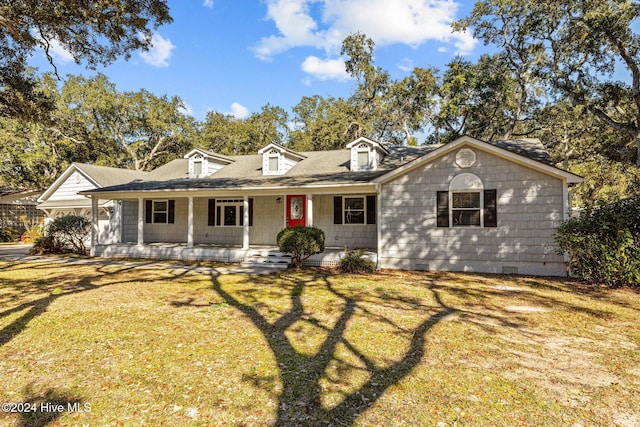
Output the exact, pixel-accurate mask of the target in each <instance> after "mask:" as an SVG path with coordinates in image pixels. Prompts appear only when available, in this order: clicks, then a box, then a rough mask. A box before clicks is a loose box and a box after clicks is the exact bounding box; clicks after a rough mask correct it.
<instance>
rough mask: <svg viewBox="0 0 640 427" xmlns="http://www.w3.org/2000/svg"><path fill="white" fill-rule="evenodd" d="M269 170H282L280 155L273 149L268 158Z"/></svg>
mask: <svg viewBox="0 0 640 427" xmlns="http://www.w3.org/2000/svg"><path fill="white" fill-rule="evenodd" d="M268 165H269V166H268V169H269V172H278V171H279V170H280V156H279V155H278V153H277V152H276V151H271V152H270V153H269V158H268Z"/></svg>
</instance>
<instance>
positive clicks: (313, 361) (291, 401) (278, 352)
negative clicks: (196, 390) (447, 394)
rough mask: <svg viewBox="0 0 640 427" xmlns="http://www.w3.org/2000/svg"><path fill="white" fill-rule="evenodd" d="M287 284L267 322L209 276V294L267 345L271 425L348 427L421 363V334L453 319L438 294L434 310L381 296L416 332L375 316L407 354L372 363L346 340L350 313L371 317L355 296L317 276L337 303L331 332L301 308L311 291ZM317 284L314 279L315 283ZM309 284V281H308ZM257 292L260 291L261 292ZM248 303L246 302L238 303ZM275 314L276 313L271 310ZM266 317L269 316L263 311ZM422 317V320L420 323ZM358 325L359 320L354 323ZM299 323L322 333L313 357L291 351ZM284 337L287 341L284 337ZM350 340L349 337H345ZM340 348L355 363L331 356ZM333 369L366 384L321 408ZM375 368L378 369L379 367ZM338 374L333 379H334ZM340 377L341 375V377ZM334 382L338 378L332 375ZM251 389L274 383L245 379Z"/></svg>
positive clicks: (256, 306) (253, 305)
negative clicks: (285, 305)
mask: <svg viewBox="0 0 640 427" xmlns="http://www.w3.org/2000/svg"><path fill="white" fill-rule="evenodd" d="M292 279H293V288H292V289H291V291H290V292H289V295H288V298H289V299H290V309H289V310H288V311H286V312H284V313H281V316H280V317H278V318H277V319H276V320H275V321H273V322H270V321H268V320H267V317H270V316H268V315H267V316H265V315H263V314H261V311H262V312H265V309H269V307H265V305H268V304H265V303H262V302H260V301H258V300H257V299H255V298H253V299H252V298H250V297H249V294H250V293H251V292H250V291H249V292H244V295H243V291H237V290H226V289H224V288H223V285H222V284H221V283H220V281H219V280H218V278H217V277H216V276H212V278H211V280H212V283H213V289H214V290H215V291H216V292H217V293H218V295H220V296H221V297H222V299H223V300H224V301H225V302H226V303H227V304H229V305H230V306H233V307H235V308H236V309H238V310H240V311H241V312H242V313H244V315H245V316H247V317H248V318H249V319H250V320H251V322H252V323H253V324H254V325H255V326H256V327H257V328H258V329H259V330H260V331H261V333H262V335H263V336H264V338H265V339H266V341H267V342H268V345H269V347H270V349H271V351H272V353H273V356H274V357H275V359H276V362H277V366H278V369H279V375H280V382H281V384H282V391H281V392H280V394H279V395H278V413H277V419H276V425H279V426H289V425H351V424H353V422H354V421H355V420H356V419H357V418H358V417H359V416H360V415H361V414H362V413H364V412H365V411H366V410H367V409H369V408H371V407H372V406H373V405H374V404H375V403H376V401H377V400H378V399H379V398H380V397H381V396H382V395H383V394H384V392H385V391H386V390H387V389H389V388H390V387H392V386H394V385H396V384H398V383H399V382H400V381H401V380H402V379H403V378H404V377H406V376H407V375H408V374H409V373H410V372H411V371H412V370H413V368H414V367H416V366H417V365H418V364H419V363H420V362H421V361H422V360H423V357H424V354H425V344H426V340H427V333H428V332H429V330H430V329H431V328H433V327H434V326H435V325H436V324H437V323H438V322H440V321H441V320H442V319H443V318H445V317H446V316H448V315H449V314H451V313H453V312H454V310H453V309H452V308H450V307H447V306H446V305H445V304H444V303H443V302H442V300H441V299H440V296H439V294H438V291H437V290H435V289H434V290H431V294H432V297H433V299H434V300H435V301H436V305H435V306H423V305H421V304H420V303H419V302H418V301H415V300H413V299H410V298H403V297H402V296H387V297H386V298H385V299H384V302H385V303H386V304H390V305H395V306H396V307H395V309H406V310H414V311H416V313H420V314H419V315H416V316H417V317H418V320H419V324H418V325H417V327H413V328H409V329H407V328H403V327H400V326H399V325H397V324H395V323H394V322H393V321H392V320H391V319H388V318H385V317H384V316H382V315H380V314H376V318H377V320H376V322H380V321H383V322H384V323H385V324H386V325H387V326H388V327H390V328H391V329H395V331H396V332H395V333H396V334H405V335H406V336H408V337H409V336H410V339H409V340H408V341H409V346H408V349H407V350H406V351H405V352H404V354H402V356H400V357H399V358H397V357H394V360H392V361H381V360H376V358H373V357H371V356H369V355H367V354H365V351H364V350H361V349H359V347H361V345H360V344H356V343H354V342H353V339H352V338H349V337H348V335H349V333H346V332H347V325H348V324H349V322H350V321H355V320H354V315H355V314H356V312H358V313H359V316H364V317H367V318H368V317H369V315H372V313H371V312H370V311H369V310H368V309H367V307H366V306H365V305H366V302H365V303H363V301H361V300H360V299H359V296H356V297H354V296H350V295H348V293H347V292H344V291H340V290H339V289H338V287H337V286H334V285H333V284H332V280H331V278H330V277H326V276H319V279H320V283H322V287H323V288H324V289H323V291H327V292H328V295H330V297H331V298H333V299H337V300H339V301H340V304H332V307H333V310H334V311H335V310H337V308H336V307H339V313H338V315H337V316H335V315H334V316H332V317H334V318H335V317H337V318H336V319H334V323H333V325H332V326H326V325H321V322H320V321H318V320H317V319H315V318H314V317H313V316H312V314H313V313H308V312H307V311H306V310H305V307H304V306H303V300H302V294H303V292H304V290H305V287H308V286H311V284H310V283H307V282H306V281H304V280H301V279H299V278H296V277H292ZM315 279H318V277H315V278H314V280H315ZM249 280H251V283H255V282H256V280H258V281H259V280H261V279H257V278H255V277H252V278H250V279H248V280H247V283H249ZM310 282H312V281H310ZM261 290H262V289H261ZM243 300H249V301H251V302H243ZM276 311H278V310H277V309H276ZM268 314H273V311H269V312H268ZM425 316H426V317H425ZM360 320H362V319H360ZM298 322H303V323H304V324H307V325H309V326H312V327H315V328H318V327H319V328H321V330H322V331H323V332H324V334H325V335H324V339H323V340H322V341H321V342H320V345H319V347H318V348H319V349H318V350H317V351H316V352H315V353H314V354H309V352H303V351H300V350H299V349H297V348H296V345H295V344H296V343H295V342H294V340H293V338H291V335H290V334H291V332H292V330H293V329H295V328H292V326H293V325H294V324H298ZM287 332H289V336H288V334H287ZM351 334H353V332H351ZM339 345H342V346H344V348H346V349H347V350H348V351H349V352H350V353H351V354H352V355H354V356H355V357H356V358H357V359H358V361H359V363H358V365H359V366H356V365H355V364H349V363H346V362H345V361H344V360H342V359H341V358H340V357H339V356H338V355H337V353H336V351H337V349H338V346H339ZM332 362H333V363H334V365H335V364H336V362H337V363H338V366H339V368H342V369H343V370H345V371H348V370H359V371H360V372H363V371H364V372H366V374H367V379H366V380H365V381H364V382H363V384H362V385H361V386H360V387H358V388H357V389H356V390H350V391H344V392H343V399H342V401H340V402H338V403H337V404H336V405H335V406H333V407H330V408H329V407H326V405H325V404H323V401H322V398H323V387H322V382H323V381H325V382H326V381H329V382H339V381H340V378H333V379H332V378H330V376H329V375H328V374H327V372H328V370H330V365H331V363H332ZM381 365H383V366H382V367H381ZM340 373H341V372H340V369H338V374H340ZM342 373H343V374H344V373H345V372H342ZM338 376H340V375H338ZM247 380H249V381H250V382H252V383H253V384H254V386H258V387H261V388H264V389H267V390H273V389H274V382H275V378H257V377H256V378H247Z"/></svg>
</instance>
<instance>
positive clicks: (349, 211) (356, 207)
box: [333, 195, 376, 224]
mask: <svg viewBox="0 0 640 427" xmlns="http://www.w3.org/2000/svg"><path fill="white" fill-rule="evenodd" d="M333 223H334V224H375V223H376V196H375V195H370V196H345V197H342V196H336V197H334V198H333Z"/></svg>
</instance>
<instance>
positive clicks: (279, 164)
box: [258, 144, 306, 175]
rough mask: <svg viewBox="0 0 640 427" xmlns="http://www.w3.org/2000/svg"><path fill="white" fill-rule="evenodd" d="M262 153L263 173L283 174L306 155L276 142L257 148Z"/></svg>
mask: <svg viewBox="0 0 640 427" xmlns="http://www.w3.org/2000/svg"><path fill="white" fill-rule="evenodd" d="M258 154H261V155H262V174H263V175H284V174H286V173H287V172H288V171H289V170H290V169H291V168H292V167H294V166H295V165H296V163H298V162H299V161H301V160H304V159H305V158H306V156H303V155H302V154H298V153H296V152H295V151H293V150H289V149H288V148H286V147H283V146H281V145H278V144H269V145H267V146H266V147H263V148H261V149H260V150H258Z"/></svg>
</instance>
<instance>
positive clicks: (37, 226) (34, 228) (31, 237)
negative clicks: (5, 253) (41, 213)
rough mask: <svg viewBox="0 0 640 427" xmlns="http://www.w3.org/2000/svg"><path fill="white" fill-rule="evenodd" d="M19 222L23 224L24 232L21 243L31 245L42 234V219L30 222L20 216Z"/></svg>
mask: <svg viewBox="0 0 640 427" xmlns="http://www.w3.org/2000/svg"><path fill="white" fill-rule="evenodd" d="M20 221H22V223H23V224H24V229H25V232H24V233H23V234H22V237H21V239H22V241H24V242H25V243H33V242H35V241H36V240H37V239H39V238H40V237H42V235H43V233H44V218H40V219H38V220H35V221H30V220H29V219H28V218H27V217H26V216H24V215H23V216H21V217H20Z"/></svg>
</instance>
